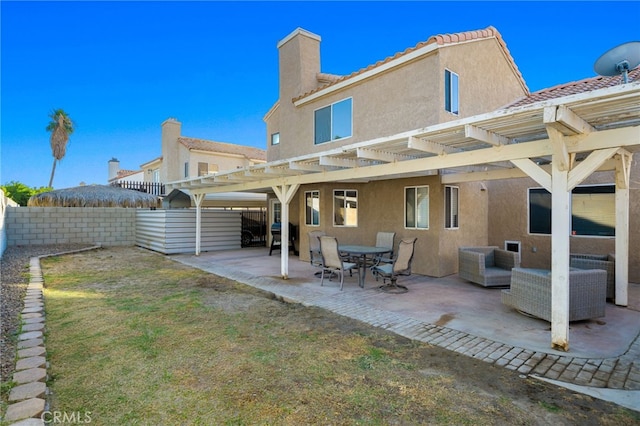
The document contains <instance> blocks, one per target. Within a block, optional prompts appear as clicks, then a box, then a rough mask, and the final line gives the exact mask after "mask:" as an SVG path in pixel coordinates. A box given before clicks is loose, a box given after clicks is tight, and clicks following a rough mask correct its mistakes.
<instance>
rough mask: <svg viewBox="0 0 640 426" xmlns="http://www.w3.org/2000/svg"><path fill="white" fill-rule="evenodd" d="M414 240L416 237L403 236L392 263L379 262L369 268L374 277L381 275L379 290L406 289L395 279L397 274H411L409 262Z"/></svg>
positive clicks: (404, 290)
mask: <svg viewBox="0 0 640 426" xmlns="http://www.w3.org/2000/svg"><path fill="white" fill-rule="evenodd" d="M416 240H417V238H404V239H402V240H400V243H399V244H398V252H397V256H396V257H395V259H393V262H392V263H385V264H379V265H376V266H373V267H372V268H371V272H372V273H373V274H374V275H375V276H376V279H377V278H378V277H382V283H383V285H382V286H381V287H380V289H381V290H384V291H389V292H395V293H404V292H406V291H408V289H407V287H406V286H404V285H399V284H398V283H397V280H398V276H399V275H403V276H409V275H411V262H412V260H413V253H414V251H415V245H416ZM387 280H389V281H390V284H388V285H387V284H386V281H387Z"/></svg>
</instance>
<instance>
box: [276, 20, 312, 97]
mask: <svg viewBox="0 0 640 426" xmlns="http://www.w3.org/2000/svg"><path fill="white" fill-rule="evenodd" d="M278 59H279V67H280V80H279V83H280V102H287V101H290V100H291V99H293V98H295V97H297V96H300V95H302V94H304V93H306V92H308V91H310V90H313V89H315V88H316V87H317V85H318V81H317V75H318V73H319V72H320V36H319V35H316V34H313V33H311V32H309V31H307V30H303V29H302V28H297V29H296V30H294V31H293V32H292V33H291V34H289V35H288V36H286V37H285V38H283V39H282V40H281V41H280V42H279V43H278Z"/></svg>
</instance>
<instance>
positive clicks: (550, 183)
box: [168, 83, 640, 350]
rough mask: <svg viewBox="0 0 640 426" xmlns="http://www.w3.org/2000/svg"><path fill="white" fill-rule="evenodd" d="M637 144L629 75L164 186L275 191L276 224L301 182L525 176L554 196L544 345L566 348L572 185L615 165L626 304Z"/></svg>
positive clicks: (619, 281)
mask: <svg viewBox="0 0 640 426" xmlns="http://www.w3.org/2000/svg"><path fill="white" fill-rule="evenodd" d="M638 149H640V83H629V84H621V85H618V86H613V87H608V88H604V89H599V90H594V91H590V92H585V93H580V94H576V95H570V96H565V97H561V98H556V99H551V100H548V101H542V102H537V103H533V104H530V105H526V106H521V107H515V108H508V109H502V110H498V111H494V112H490V113H487V114H482V115H477V116H474V117H469V118H465V119H461V120H456V121H451V122H447V123H442V124H437V125H433V126H428V127H424V128H420V129H415V130H411V131H407V132H403V133H399V134H396V135H392V136H387V137H380V138H376V139H373V140H368V141H364V142H358V143H354V144H351V145H346V146H341V147H339V148H335V149H330V150H327V151H323V152H319V153H313V154H308V155H304V156H300V157H296V158H290V159H286V160H278V161H272V162H268V163H265V164H261V165H256V166H252V167H246V168H244V169H238V170H234V171H230V172H226V173H219V174H216V175H208V176H202V177H198V178H193V179H187V180H183V181H177V182H171V183H169V184H168V187H169V188H170V189H169V190H171V189H174V188H177V189H181V188H185V189H189V191H190V193H191V195H192V196H193V197H194V200H195V204H196V206H197V209H198V213H199V211H200V207H201V204H202V200H203V198H204V196H205V194H209V193H219V192H229V191H252V192H274V193H275V194H276V196H277V197H278V199H279V201H280V202H281V203H282V212H281V218H282V222H283V223H288V222H289V203H290V201H291V199H292V198H293V196H294V195H295V193H296V191H297V190H298V188H299V186H300V185H303V184H313V183H321V182H335V181H340V182H348V181H353V182H366V181H372V180H389V179H398V178H406V177H412V176H425V175H434V174H439V175H440V176H441V183H442V184H450V183H460V182H469V181H487V180H495V179H509V178H516V177H526V176H529V177H531V178H532V179H533V180H534V181H536V182H537V183H538V184H540V185H541V186H542V187H544V188H546V189H547V190H548V191H549V192H550V193H551V194H552V195H551V197H552V229H551V232H552V236H551V257H552V259H551V271H552V272H551V274H552V320H551V346H552V347H553V348H555V349H560V350H568V348H569V241H570V227H571V207H570V201H571V190H572V189H573V188H574V187H576V186H577V185H579V184H580V183H581V182H583V181H584V180H585V179H586V178H587V177H589V176H590V175H591V174H592V173H594V172H596V171H603V170H615V185H616V193H615V204H616V206H615V210H616V229H615V235H616V239H615V252H616V295H615V300H616V304H618V305H621V306H626V305H627V300H628V295H627V293H628V272H629V270H628V269H629V178H630V167H631V160H632V155H633V152H635V151H637V150H638ZM196 217H197V218H199V214H197V215H196ZM197 220H198V223H197V225H196V230H197V231H196V234H197V235H196V254H199V252H200V247H199V229H200V223H199V219H197ZM288 232H289V231H288V227H286V226H285V227H283V228H282V244H283V247H282V251H281V273H282V277H283V278H285V279H286V278H288V269H289V263H288V260H289V255H288V253H289V250H288V247H287V246H288V241H289V236H288V235H287V234H288Z"/></svg>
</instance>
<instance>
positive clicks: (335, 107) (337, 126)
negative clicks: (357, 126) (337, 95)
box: [313, 98, 352, 145]
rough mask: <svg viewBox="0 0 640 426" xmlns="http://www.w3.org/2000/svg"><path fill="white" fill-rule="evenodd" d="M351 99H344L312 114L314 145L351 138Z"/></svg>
mask: <svg viewBox="0 0 640 426" xmlns="http://www.w3.org/2000/svg"><path fill="white" fill-rule="evenodd" d="M351 116H352V99H351V98H348V99H344V100H342V101H340V102H336V103H334V104H331V105H329V106H326V107H324V108H320V109H317V110H316V111H315V112H314V122H313V124H314V143H315V144H316V145H317V144H321V143H325V142H331V141H335V140H338V139H344V138H349V137H351Z"/></svg>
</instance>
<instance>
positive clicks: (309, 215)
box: [304, 191, 320, 226]
mask: <svg viewBox="0 0 640 426" xmlns="http://www.w3.org/2000/svg"><path fill="white" fill-rule="evenodd" d="M304 198H305V200H306V201H305V224H306V225H309V226H318V225H320V191H307V192H305V193H304Z"/></svg>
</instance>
